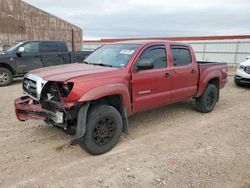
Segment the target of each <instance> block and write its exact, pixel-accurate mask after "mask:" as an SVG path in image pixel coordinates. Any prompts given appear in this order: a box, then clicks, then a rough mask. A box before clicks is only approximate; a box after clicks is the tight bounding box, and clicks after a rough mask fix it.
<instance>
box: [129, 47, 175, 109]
mask: <svg viewBox="0 0 250 188" xmlns="http://www.w3.org/2000/svg"><path fill="white" fill-rule="evenodd" d="M143 60H145V61H148V60H150V61H153V68H152V69H148V70H137V71H136V70H134V71H133V73H132V93H133V112H140V111H144V110H147V109H151V108H156V107H159V106H162V105H165V104H167V103H169V102H170V101H171V84H172V78H171V74H170V71H169V70H168V67H167V55H166V48H165V45H154V46H150V47H147V48H146V49H144V50H143V52H142V53H141V54H140V56H139V58H138V59H137V61H136V63H135V65H134V69H136V64H137V63H138V62H140V61H143Z"/></svg>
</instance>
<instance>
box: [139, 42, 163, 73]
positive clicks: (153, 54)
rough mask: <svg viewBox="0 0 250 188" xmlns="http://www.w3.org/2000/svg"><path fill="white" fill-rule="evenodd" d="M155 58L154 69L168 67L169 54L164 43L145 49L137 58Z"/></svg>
mask: <svg viewBox="0 0 250 188" xmlns="http://www.w3.org/2000/svg"><path fill="white" fill-rule="evenodd" d="M149 59H151V60H153V64H154V69H160V68H166V67H167V55H166V50H165V46H164V45H159V46H152V47H149V48H147V49H146V50H144V51H143V52H142V54H141V56H140V57H139V59H138V60H137V62H139V61H141V60H149Z"/></svg>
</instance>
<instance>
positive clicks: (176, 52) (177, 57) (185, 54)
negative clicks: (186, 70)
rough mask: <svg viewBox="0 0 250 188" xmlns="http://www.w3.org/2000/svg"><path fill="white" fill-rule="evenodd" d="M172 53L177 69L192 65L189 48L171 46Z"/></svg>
mask: <svg viewBox="0 0 250 188" xmlns="http://www.w3.org/2000/svg"><path fill="white" fill-rule="evenodd" d="M171 52H172V56H173V64H174V66H175V67H179V66H185V65H188V64H191V63H192V58H191V54H190V51H189V49H188V48H187V47H184V46H183V47H182V46H171Z"/></svg>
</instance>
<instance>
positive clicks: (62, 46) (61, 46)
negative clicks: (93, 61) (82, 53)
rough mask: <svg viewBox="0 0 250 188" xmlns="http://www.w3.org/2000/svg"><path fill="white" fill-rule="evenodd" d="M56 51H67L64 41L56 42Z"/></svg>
mask: <svg viewBox="0 0 250 188" xmlns="http://www.w3.org/2000/svg"><path fill="white" fill-rule="evenodd" d="M57 51H58V52H68V47H67V46H66V44H65V43H64V42H57Z"/></svg>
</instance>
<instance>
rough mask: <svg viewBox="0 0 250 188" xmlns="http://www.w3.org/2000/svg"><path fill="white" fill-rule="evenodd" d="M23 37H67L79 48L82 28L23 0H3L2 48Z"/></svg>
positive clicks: (0, 16) (0, 9)
mask: <svg viewBox="0 0 250 188" xmlns="http://www.w3.org/2000/svg"><path fill="white" fill-rule="evenodd" d="M23 40H64V41H65V42H67V44H68V47H69V49H74V50H80V49H81V42H82V30H81V29H80V28H79V27H77V26H75V25H73V24H71V23H69V22H66V21H64V20H62V19H60V18H58V17H56V16H53V15H51V14H49V13H47V12H44V11H42V10H40V9H38V8H36V7H34V6H32V5H30V4H28V3H25V2H23V1H21V0H0V50H3V48H5V47H8V46H9V45H13V44H15V43H16V42H19V41H23Z"/></svg>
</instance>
